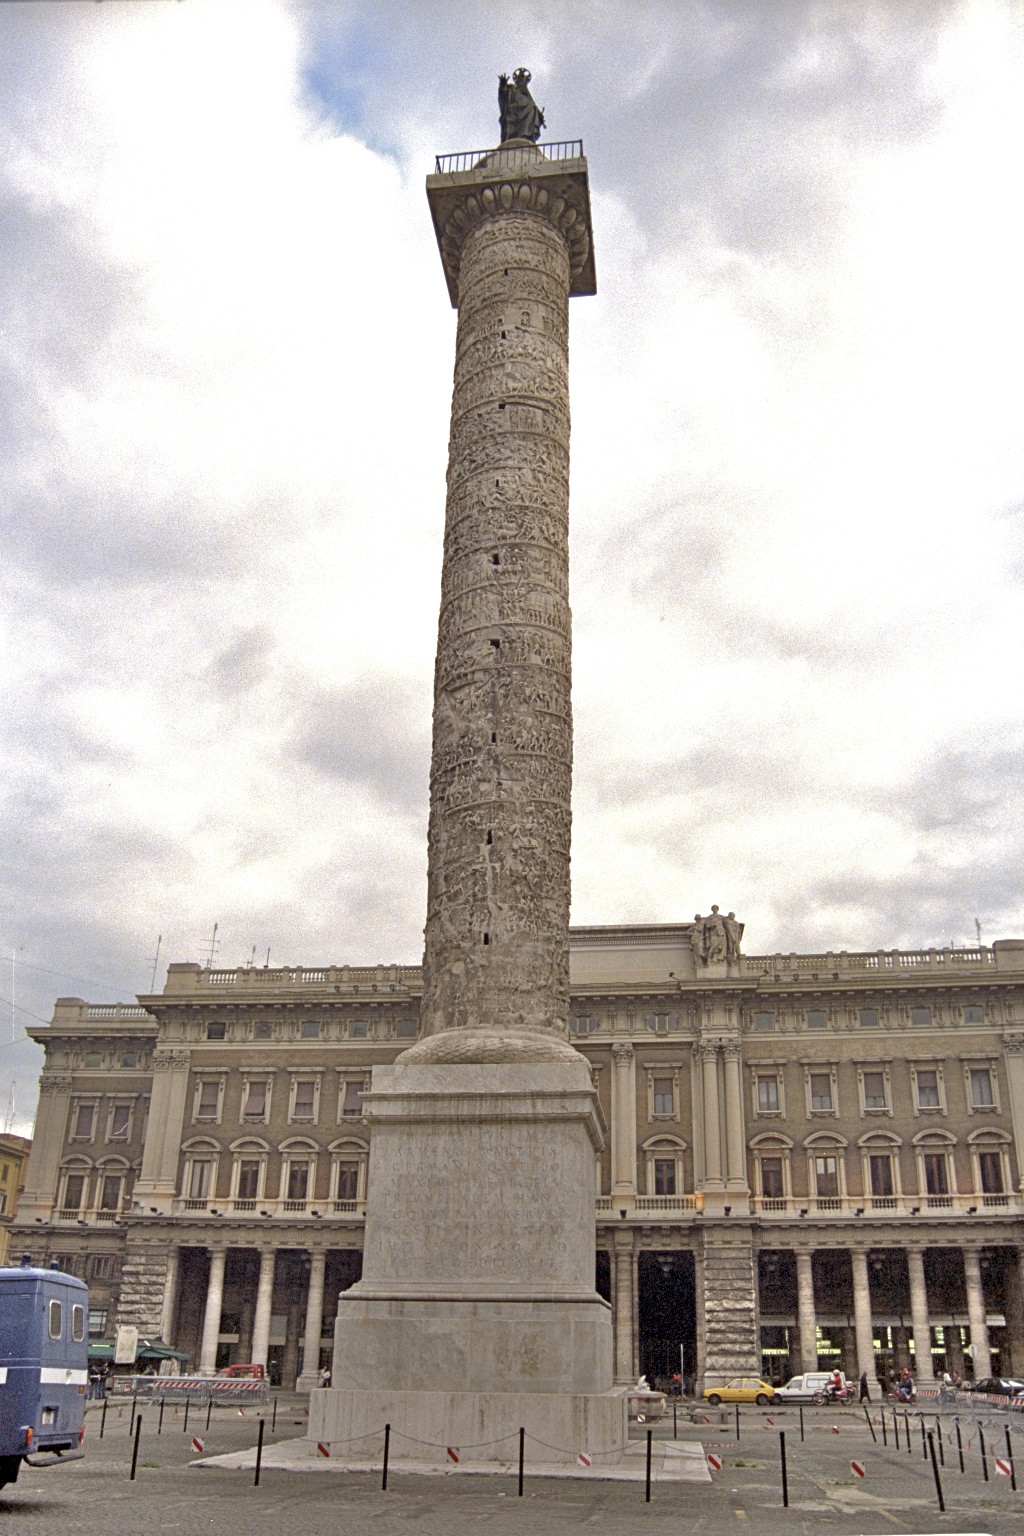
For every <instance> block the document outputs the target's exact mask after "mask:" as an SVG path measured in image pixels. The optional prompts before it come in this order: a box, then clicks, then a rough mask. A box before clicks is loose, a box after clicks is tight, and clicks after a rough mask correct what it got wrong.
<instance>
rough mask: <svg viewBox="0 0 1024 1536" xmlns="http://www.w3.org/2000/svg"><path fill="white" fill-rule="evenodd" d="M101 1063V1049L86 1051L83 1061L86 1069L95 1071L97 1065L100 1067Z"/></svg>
mask: <svg viewBox="0 0 1024 1536" xmlns="http://www.w3.org/2000/svg"><path fill="white" fill-rule="evenodd" d="M102 1065H103V1054H102V1052H101V1051H86V1053H85V1061H84V1062H83V1066H84V1067H85V1069H86V1071H89V1072H91V1071H95V1069H96V1068H97V1067H102Z"/></svg>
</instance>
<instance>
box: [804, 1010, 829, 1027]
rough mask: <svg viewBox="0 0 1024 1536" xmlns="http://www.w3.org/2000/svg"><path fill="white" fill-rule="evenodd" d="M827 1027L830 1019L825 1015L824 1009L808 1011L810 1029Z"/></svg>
mask: <svg viewBox="0 0 1024 1536" xmlns="http://www.w3.org/2000/svg"><path fill="white" fill-rule="evenodd" d="M827 1025H828V1018H827V1016H826V1014H825V1010H824V1008H809V1009H808V1010H807V1028H808V1029H825V1028H826V1027H827Z"/></svg>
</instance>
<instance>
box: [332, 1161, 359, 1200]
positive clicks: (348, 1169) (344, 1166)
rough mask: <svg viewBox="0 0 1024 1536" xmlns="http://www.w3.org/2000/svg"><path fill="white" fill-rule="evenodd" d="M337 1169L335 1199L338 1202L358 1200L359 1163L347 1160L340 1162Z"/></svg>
mask: <svg viewBox="0 0 1024 1536" xmlns="http://www.w3.org/2000/svg"><path fill="white" fill-rule="evenodd" d="M337 1169H338V1172H337V1176H336V1183H335V1195H334V1198H335V1199H336V1200H358V1199H359V1163H358V1162H357V1161H351V1162H349V1161H347V1160H346V1161H343V1162H339V1163H338V1164H337Z"/></svg>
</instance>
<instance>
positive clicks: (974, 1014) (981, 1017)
mask: <svg viewBox="0 0 1024 1536" xmlns="http://www.w3.org/2000/svg"><path fill="white" fill-rule="evenodd" d="M984 1021H985V1010H984V1008H982V1006H981V1004H980V1003H967V1004H965V1006H964V1023H965V1024H983V1023H984Z"/></svg>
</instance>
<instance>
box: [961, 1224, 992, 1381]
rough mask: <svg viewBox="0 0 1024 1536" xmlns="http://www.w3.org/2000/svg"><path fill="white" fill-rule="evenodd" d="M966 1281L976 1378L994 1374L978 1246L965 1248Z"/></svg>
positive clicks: (976, 1379)
mask: <svg viewBox="0 0 1024 1536" xmlns="http://www.w3.org/2000/svg"><path fill="white" fill-rule="evenodd" d="M963 1254H964V1282H965V1284H966V1286H967V1317H968V1320H969V1322H970V1325H971V1345H972V1349H973V1360H974V1379H975V1381H978V1380H980V1379H981V1378H982V1377H983V1376H991V1374H992V1354H991V1351H990V1350H989V1344H988V1323H987V1322H986V1320H985V1295H984V1292H983V1290H982V1285H981V1254H980V1252H979V1251H978V1249H977V1248H965V1249H964V1250H963Z"/></svg>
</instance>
